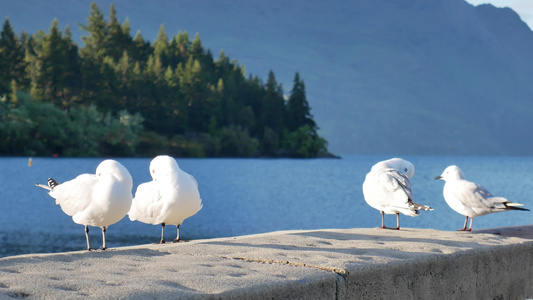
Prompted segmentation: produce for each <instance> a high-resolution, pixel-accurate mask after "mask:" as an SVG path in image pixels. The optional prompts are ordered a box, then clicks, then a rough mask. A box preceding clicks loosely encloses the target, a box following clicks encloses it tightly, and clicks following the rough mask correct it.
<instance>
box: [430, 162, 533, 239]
mask: <svg viewBox="0 0 533 300" xmlns="http://www.w3.org/2000/svg"><path fill="white" fill-rule="evenodd" d="M437 179H442V180H444V181H446V183H445V184H444V189H443V194H444V200H446V203H448V205H449V206H450V207H451V208H452V209H453V210H455V211H456V212H458V213H460V214H461V215H464V216H465V225H464V227H463V228H461V229H459V231H472V223H473V222H474V218H475V217H477V216H484V215H486V214H490V213H495V212H500V211H506V210H527V211H529V209H526V208H522V207H520V206H524V205H523V204H521V203H514V202H510V201H509V200H507V199H505V198H502V197H495V196H493V195H492V194H491V193H490V192H489V191H488V190H487V189H485V188H484V187H482V186H481V185H479V184H476V183H474V182H471V181H468V180H466V177H465V174H464V173H463V171H462V170H461V169H460V168H459V167H458V166H455V165H452V166H449V167H447V168H446V169H445V170H444V172H443V173H442V175H440V176H437V177H435V180H437ZM468 218H470V228H468V229H466V225H467V223H468Z"/></svg>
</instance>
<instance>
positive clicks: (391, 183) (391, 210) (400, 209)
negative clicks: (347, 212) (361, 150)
mask: <svg viewBox="0 0 533 300" xmlns="http://www.w3.org/2000/svg"><path fill="white" fill-rule="evenodd" d="M414 173H415V167H414V166H413V164H412V163H410V162H409V161H406V160H404V159H401V158H392V159H389V160H384V161H381V162H378V163H377V164H375V165H374V166H372V169H371V170H370V172H369V173H368V174H366V178H365V182H364V183H363V195H364V198H365V201H366V203H368V205H370V206H372V207H373V208H375V209H377V210H379V211H380V212H381V227H380V228H387V227H385V222H384V215H385V214H396V228H392V229H400V213H402V214H404V215H407V216H411V217H415V216H418V215H419V212H418V211H419V210H427V211H430V210H433V208H431V207H429V206H425V205H421V204H416V203H414V202H413V192H412V191H411V182H410V181H409V178H411V177H413V174H414Z"/></svg>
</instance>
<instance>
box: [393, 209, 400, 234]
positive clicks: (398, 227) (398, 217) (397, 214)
mask: <svg viewBox="0 0 533 300" xmlns="http://www.w3.org/2000/svg"><path fill="white" fill-rule="evenodd" d="M392 229H396V230H400V213H396V228H392Z"/></svg>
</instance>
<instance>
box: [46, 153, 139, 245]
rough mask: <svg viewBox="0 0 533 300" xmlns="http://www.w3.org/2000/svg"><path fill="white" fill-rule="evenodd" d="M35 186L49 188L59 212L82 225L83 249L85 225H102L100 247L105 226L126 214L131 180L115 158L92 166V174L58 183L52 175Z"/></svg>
mask: <svg viewBox="0 0 533 300" xmlns="http://www.w3.org/2000/svg"><path fill="white" fill-rule="evenodd" d="M37 186H39V187H42V188H44V189H47V190H50V192H49V195H50V196H51V197H52V198H55V199H56V204H58V205H59V206H60V207H61V209H62V210H63V212H65V213H66V214H67V215H69V216H72V220H73V221H74V223H77V224H81V225H84V226H85V238H86V240H87V250H91V247H90V244H89V226H95V227H100V228H102V240H103V242H102V247H101V249H102V250H105V249H106V239H105V233H106V230H107V227H108V226H109V225H112V224H115V223H116V222H118V221H120V220H121V219H122V218H124V217H125V216H126V214H127V213H128V211H129V209H130V206H131V200H132V198H133V196H132V194H131V190H132V188H133V181H132V179H131V175H130V173H129V172H128V170H127V169H126V168H125V167H124V166H123V165H121V164H120V163H119V162H117V161H115V160H111V159H108V160H104V161H103V162H101V163H100V164H99V165H98V167H97V168H96V174H81V175H79V176H78V177H76V178H74V179H72V180H69V181H66V182H64V183H62V184H60V183H58V182H57V181H55V180H54V179H52V178H49V179H48V186H45V185H42V184H37Z"/></svg>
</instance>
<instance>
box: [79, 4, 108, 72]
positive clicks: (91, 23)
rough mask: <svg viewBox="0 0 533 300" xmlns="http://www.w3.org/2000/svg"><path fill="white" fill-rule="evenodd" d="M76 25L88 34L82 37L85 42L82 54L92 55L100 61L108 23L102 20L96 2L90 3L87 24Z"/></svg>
mask: <svg viewBox="0 0 533 300" xmlns="http://www.w3.org/2000/svg"><path fill="white" fill-rule="evenodd" d="M78 25H79V26H80V28H81V30H83V31H85V32H87V33H88V34H89V35H88V36H83V37H82V40H83V42H84V43H85V47H83V48H82V50H81V53H82V55H83V56H91V57H94V58H96V59H97V60H98V61H99V62H102V61H103V59H104V57H105V55H106V43H107V36H108V34H107V30H108V25H107V22H106V21H105V20H104V13H103V12H102V11H100V9H99V8H98V5H97V4H96V2H93V3H92V4H91V12H90V13H89V18H88V24H87V25H83V24H81V23H78Z"/></svg>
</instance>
